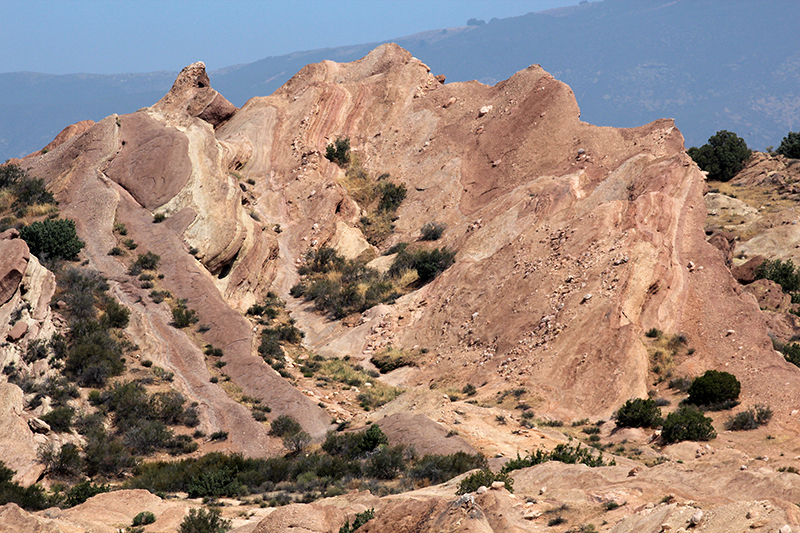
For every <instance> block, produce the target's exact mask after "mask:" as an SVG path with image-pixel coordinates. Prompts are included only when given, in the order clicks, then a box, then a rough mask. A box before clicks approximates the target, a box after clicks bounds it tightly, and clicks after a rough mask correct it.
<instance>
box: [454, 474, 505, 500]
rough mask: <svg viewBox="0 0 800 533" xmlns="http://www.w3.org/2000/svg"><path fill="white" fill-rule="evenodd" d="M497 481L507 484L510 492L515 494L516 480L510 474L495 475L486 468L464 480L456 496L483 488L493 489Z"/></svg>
mask: <svg viewBox="0 0 800 533" xmlns="http://www.w3.org/2000/svg"><path fill="white" fill-rule="evenodd" d="M495 481H502V482H503V483H505V484H506V489H507V490H508V492H514V478H512V477H511V476H510V475H508V472H506V471H503V472H498V473H496V474H495V473H494V472H492V471H491V470H489V469H488V468H485V469H483V470H478V471H477V472H475V473H474V474H471V475H469V476H467V477H466V478H464V479H462V480H461V484H459V486H458V490H457V491H456V494H468V493H470V492H475V491H476V490H478V489H479V488H481V487H491V486H492V483H494V482H495Z"/></svg>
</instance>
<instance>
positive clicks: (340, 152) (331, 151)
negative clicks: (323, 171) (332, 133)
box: [325, 137, 350, 167]
mask: <svg viewBox="0 0 800 533" xmlns="http://www.w3.org/2000/svg"><path fill="white" fill-rule="evenodd" d="M325 159H327V160H328V161H333V162H334V163H336V164H337V165H339V166H340V167H344V166H347V164H348V163H350V139H349V138H347V137H345V138H341V137H340V138H337V139H336V141H335V142H333V143H331V144H329V145H328V146H327V148H326V149H325Z"/></svg>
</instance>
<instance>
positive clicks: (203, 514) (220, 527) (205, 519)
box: [178, 509, 231, 533]
mask: <svg viewBox="0 0 800 533" xmlns="http://www.w3.org/2000/svg"><path fill="white" fill-rule="evenodd" d="M230 528H231V521H230V520H226V519H224V518H222V516H221V514H220V511H219V509H189V514H188V515H186V517H185V518H184V519H183V521H182V522H181V526H180V529H179V530H178V531H179V532H180V533H225V532H226V531H228V530H229V529H230Z"/></svg>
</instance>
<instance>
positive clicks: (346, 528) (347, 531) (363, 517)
mask: <svg viewBox="0 0 800 533" xmlns="http://www.w3.org/2000/svg"><path fill="white" fill-rule="evenodd" d="M373 518H375V510H374V509H367V510H366V511H364V512H363V513H357V514H356V517H355V519H354V520H353V525H352V526H351V525H350V519H347V520H345V522H344V524H343V525H342V527H340V528H339V533H355V531H356V530H357V529H358V528H360V527H361V526H363V525H364V524H366V523H367V522H369V521H370V520H372V519H373Z"/></svg>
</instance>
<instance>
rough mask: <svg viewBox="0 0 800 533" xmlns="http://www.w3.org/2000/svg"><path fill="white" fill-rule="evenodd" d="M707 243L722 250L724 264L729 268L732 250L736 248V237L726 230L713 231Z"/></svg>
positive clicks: (731, 263)
mask: <svg viewBox="0 0 800 533" xmlns="http://www.w3.org/2000/svg"><path fill="white" fill-rule="evenodd" d="M708 242H709V244H711V245H712V246H714V247H715V248H716V249H718V250H719V251H720V252H722V255H723V257H724V258H725V264H726V265H728V267H729V268H730V267H731V265H733V252H734V250H735V249H736V237H735V236H734V235H733V234H732V233H730V232H727V231H720V232H718V233H715V234H714V235H712V236H711V238H710V239H708Z"/></svg>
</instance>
